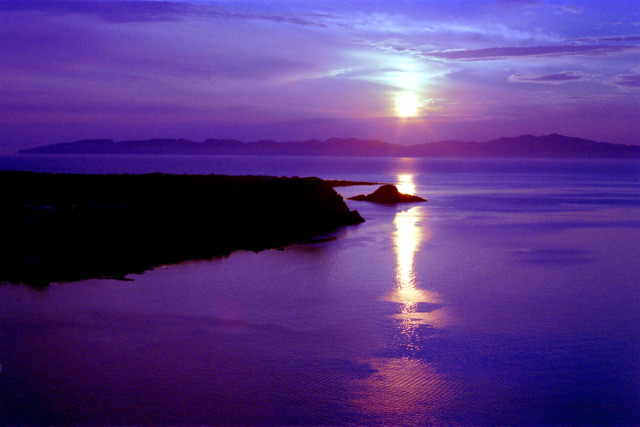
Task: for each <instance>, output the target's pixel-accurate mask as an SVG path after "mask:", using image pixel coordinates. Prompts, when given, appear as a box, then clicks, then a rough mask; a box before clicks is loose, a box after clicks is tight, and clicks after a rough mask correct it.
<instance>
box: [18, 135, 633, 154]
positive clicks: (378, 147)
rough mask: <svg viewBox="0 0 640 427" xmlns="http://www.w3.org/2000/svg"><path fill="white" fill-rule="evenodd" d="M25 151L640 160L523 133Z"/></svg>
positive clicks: (81, 145) (94, 143)
mask: <svg viewBox="0 0 640 427" xmlns="http://www.w3.org/2000/svg"><path fill="white" fill-rule="evenodd" d="M20 153H25V154H136V155H295V156H388V157H454V158H455V157H478V158H483V157H498V158H640V146H638V145H625V144H611V143H607V142H596V141H590V140H587V139H582V138H574V137H569V136H564V135H559V134H551V135H545V136H532V135H523V136H518V137H511V138H506V137H505V138H499V139H494V140H490V141H485V142H475V141H474V142H465V141H438V142H428V143H424V144H416V145H400V144H391V143H388V142H384V141H377V140H365V139H357V138H330V139H327V140H326V141H319V140H316V139H311V140H307V141H299V142H276V141H270V140H261V141H256V142H241V141H238V140H235V139H207V140H205V141H204V142H195V141H189V140H186V139H149V140H135V141H118V142H116V141H113V140H110V139H95V140H82V141H75V142H66V143H60V144H53V145H45V146H41V147H36V148H31V149H28V150H21V151H20Z"/></svg>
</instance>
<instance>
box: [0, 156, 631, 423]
mask: <svg viewBox="0 0 640 427" xmlns="http://www.w3.org/2000/svg"><path fill="white" fill-rule="evenodd" d="M0 169H21V170H41V171H52V172H66V171H72V172H119V173H124V172H130V173H140V172H156V171H161V172H171V173H224V174H249V173H251V174H268V175H278V176H282V175H285V176H291V175H298V176H310V175H315V176H320V177H321V178H327V179H353V180H370V181H378V182H392V183H395V184H398V186H399V188H400V189H401V191H403V192H411V193H413V194H418V195H420V196H422V197H425V198H427V199H429V202H427V203H425V204H419V205H407V206H398V207H389V206H378V205H373V204H369V203H367V202H349V205H350V207H351V208H352V209H358V210H359V211H360V212H361V214H362V215H363V217H364V218H365V219H366V220H367V222H366V223H364V224H361V225H358V226H353V227H347V228H344V229H342V230H339V231H337V232H335V233H333V234H332V235H331V236H329V238H325V239H319V240H318V241H316V242H312V243H308V244H299V245H293V246H289V247H287V248H286V249H285V250H284V251H278V250H268V251H263V252H260V253H257V254H255V253H252V252H242V251H240V252H235V253H233V254H231V255H230V256H228V257H226V258H221V259H213V260H203V261H191V262H185V263H183V264H179V265H170V266H165V267H163V268H159V269H156V270H153V271H148V272H145V273H144V274H139V275H130V276H128V277H129V278H130V279H133V280H132V281H127V282H123V281H114V280H87V281H82V282H74V283H56V284H53V285H51V286H50V287H49V288H47V289H45V290H35V289H32V288H29V287H26V286H21V285H3V286H0V364H1V365H2V370H1V371H0V405H1V406H0V411H1V412H0V420H1V421H2V423H3V424H260V425H265V424H271V425H275V424H279V425H281V424H296V425H299V424H302V425H318V424H330V425H344V424H360V425H419V424H422V425H424V424H446V425H451V424H554V425H557V424H639V423H640V362H639V360H640V328H638V325H640V263H639V262H638V260H639V259H640V245H638V242H639V241H640V162H630V161H604V162H593V161H528V160H515V161H499V160H491V161H489V160H469V161H466V160H435V161H434V160H427V159H357V158H339V159H329V158H316V159H305V158H255V157H249V158H248V157H210V158H197V157H149V158H147V157H135V156H109V157H105V158H101V157H91V156H75V157H74V156H65V157H56V156H34V157H31V156H5V157H0ZM375 188H376V187H375V186H374V187H367V186H358V187H345V188H339V189H338V191H339V192H340V193H341V194H343V195H344V196H351V195H355V194H360V193H369V192H371V191H373V190H374V189H375ZM134 240H135V237H132V243H135V241H134ZM124 244H127V243H126V242H125V243H124Z"/></svg>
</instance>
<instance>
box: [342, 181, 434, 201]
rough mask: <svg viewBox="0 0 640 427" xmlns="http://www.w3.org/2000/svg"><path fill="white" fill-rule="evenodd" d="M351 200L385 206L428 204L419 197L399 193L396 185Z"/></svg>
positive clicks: (388, 185) (384, 186)
mask: <svg viewBox="0 0 640 427" xmlns="http://www.w3.org/2000/svg"><path fill="white" fill-rule="evenodd" d="M349 200H359V201H365V202H373V203H381V204H385V205H394V204H397V203H416V202H426V201H427V200H426V199H423V198H422V197H419V196H414V195H412V194H404V193H401V192H400V191H398V188H397V187H396V186H395V185H391V184H386V185H383V186H381V187H380V188H378V189H377V190H376V191H374V192H373V193H371V194H368V195H366V196H365V195H364V194H359V195H357V196H353V197H349Z"/></svg>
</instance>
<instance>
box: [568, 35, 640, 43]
mask: <svg viewBox="0 0 640 427" xmlns="http://www.w3.org/2000/svg"><path fill="white" fill-rule="evenodd" d="M572 41H578V42H589V43H601V42H638V41H640V36H606V37H580V38H577V39H572Z"/></svg>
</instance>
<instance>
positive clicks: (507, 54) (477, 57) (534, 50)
mask: <svg viewBox="0 0 640 427" xmlns="http://www.w3.org/2000/svg"><path fill="white" fill-rule="evenodd" d="M634 49H638V47H637V46H632V45H561V46H531V47H492V48H486V49H476V50H466V49H461V50H446V51H440V52H425V53H423V57H424V58H432V59H445V60H452V61H495V60H500V59H509V58H522V57H540V56H571V55H594V56H601V55H608V54H611V53H616V52H622V51H627V50H634Z"/></svg>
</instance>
